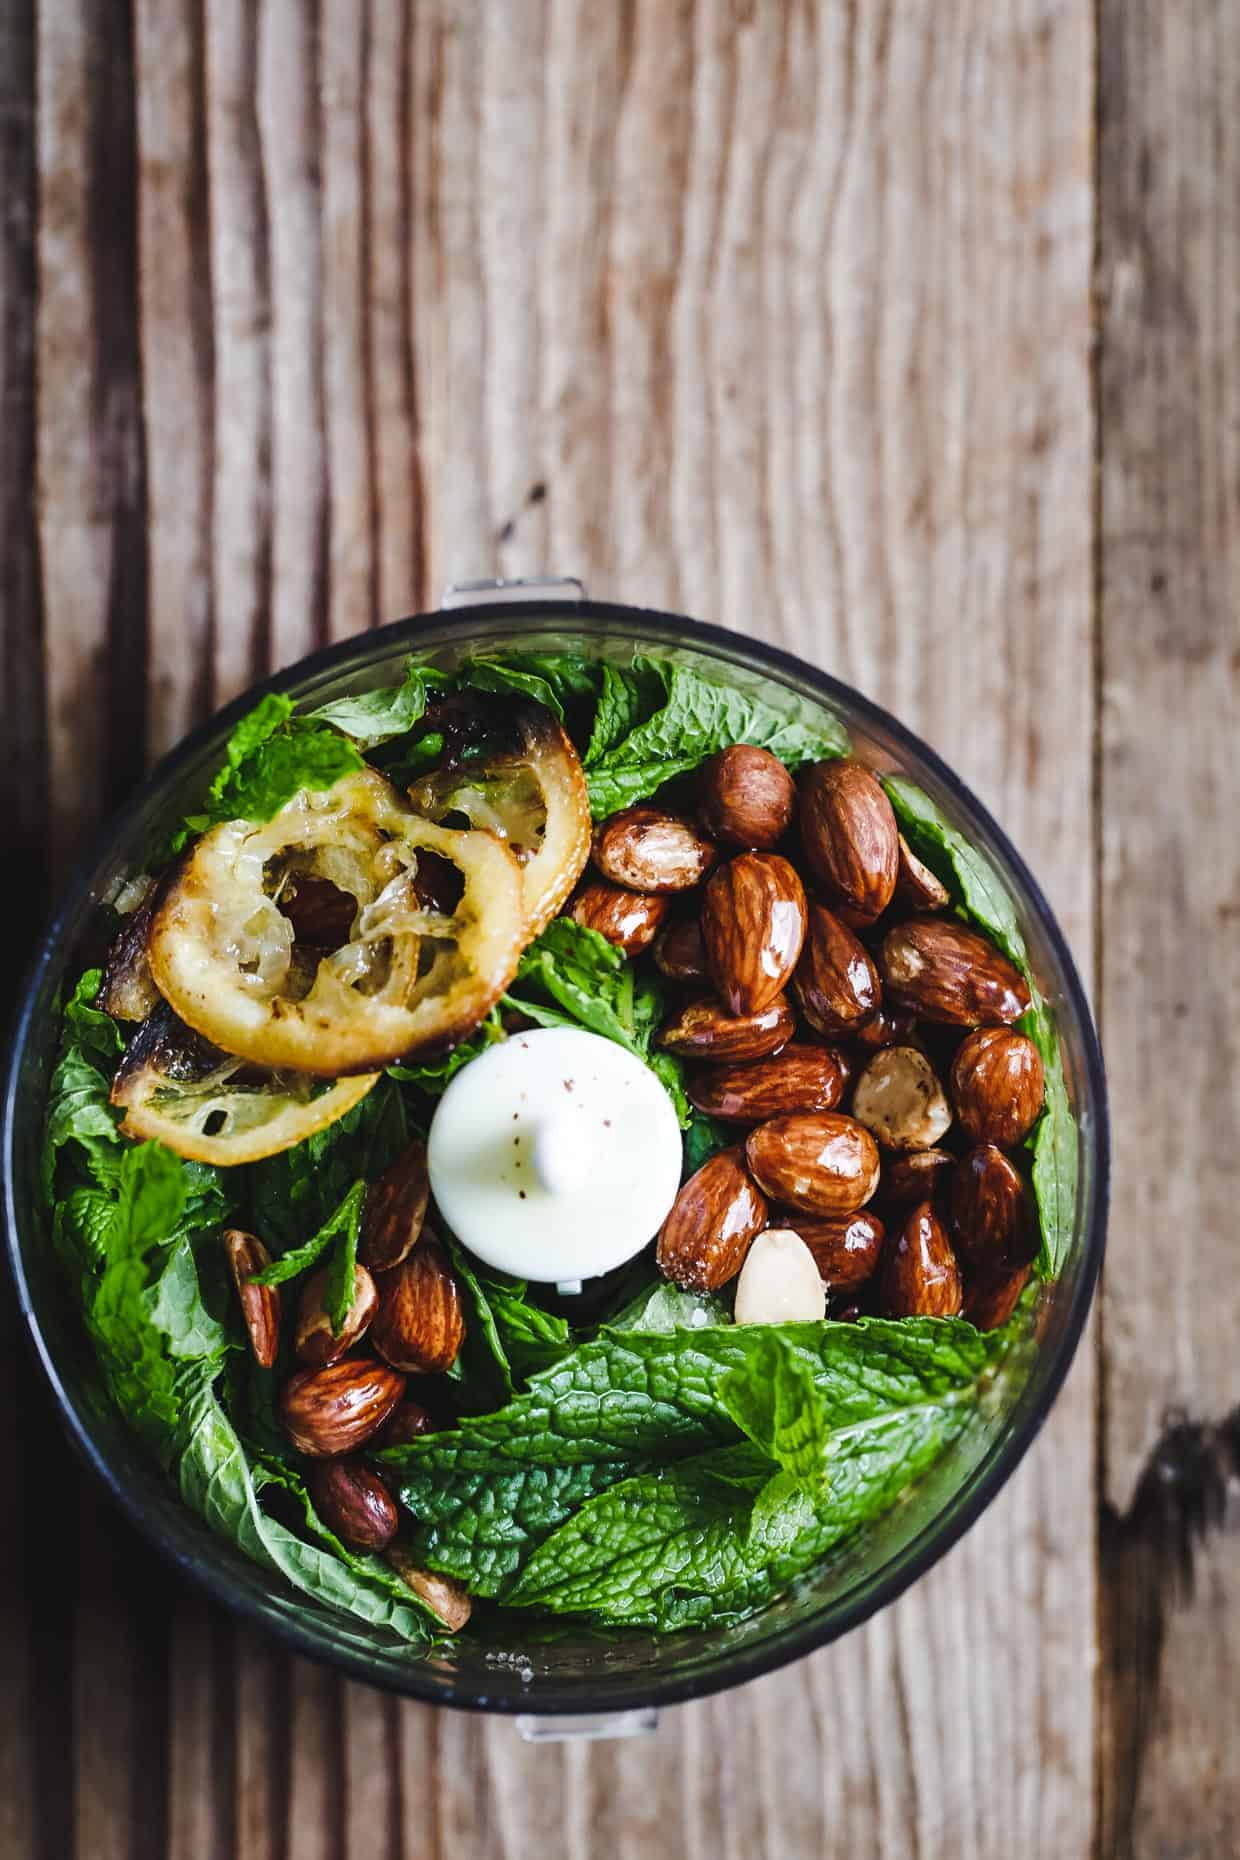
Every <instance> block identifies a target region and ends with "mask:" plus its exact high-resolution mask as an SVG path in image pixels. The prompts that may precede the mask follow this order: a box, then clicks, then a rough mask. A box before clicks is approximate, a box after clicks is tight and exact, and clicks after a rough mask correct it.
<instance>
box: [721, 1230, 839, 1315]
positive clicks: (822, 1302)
mask: <svg viewBox="0 0 1240 1860" xmlns="http://www.w3.org/2000/svg"><path fill="white" fill-rule="evenodd" d="M733 1315H734V1317H735V1319H736V1322H737V1323H738V1324H814V1323H820V1322H821V1321H822V1319H823V1318H824V1317H825V1316H826V1315H827V1291H826V1287H825V1286H824V1284H823V1282H822V1279H821V1278H820V1277H819V1273H818V1268H817V1266H816V1265H815V1264H814V1256H813V1254H812V1253H811V1252H810V1250H809V1248H808V1247H807V1246H806V1244H805V1242H804V1241H803V1240H802V1239H801V1237H800V1235H799V1234H795V1233H793V1232H792V1230H791V1229H790V1228H787V1227H768V1228H767V1229H766V1231H765V1233H760V1234H759V1235H758V1237H757V1239H756V1240H755V1241H754V1243H753V1245H752V1246H751V1247H750V1249H749V1252H748V1253H747V1254H746V1256H745V1264H744V1265H743V1266H742V1267H741V1276H740V1278H739V1279H738V1280H737V1281H736V1304H735V1306H734V1309H733Z"/></svg>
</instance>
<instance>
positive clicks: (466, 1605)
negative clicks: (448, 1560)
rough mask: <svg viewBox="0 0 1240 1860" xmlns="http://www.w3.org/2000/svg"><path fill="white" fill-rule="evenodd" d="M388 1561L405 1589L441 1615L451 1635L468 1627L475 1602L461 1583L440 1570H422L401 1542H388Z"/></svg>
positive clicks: (433, 1611)
mask: <svg viewBox="0 0 1240 1860" xmlns="http://www.w3.org/2000/svg"><path fill="white" fill-rule="evenodd" d="M387 1560H388V1562H389V1563H390V1564H391V1566H392V1568H393V1569H394V1570H395V1571H396V1574H397V1575H398V1576H399V1577H400V1579H401V1581H402V1582H403V1583H404V1584H405V1586H406V1588H408V1589H411V1590H412V1591H413V1593H414V1594H415V1595H416V1596H417V1597H418V1598H419V1600H420V1601H423V1602H425V1604H426V1606H427V1607H428V1608H429V1609H430V1611H431V1613H432V1614H433V1615H438V1617H439V1619H440V1620H441V1621H442V1622H443V1624H444V1626H445V1627H446V1628H447V1630H448V1632H449V1633H450V1634H456V1633H458V1632H459V1631H460V1629H461V1628H463V1627H464V1626H465V1623H466V1622H467V1621H468V1620H469V1617H470V1615H471V1614H472V1613H473V1607H474V1605H473V1602H472V1601H471V1600H470V1596H469V1590H468V1589H466V1588H465V1587H464V1586H463V1585H462V1584H461V1583H459V1582H457V1581H456V1580H455V1579H454V1578H453V1577H452V1576H441V1575H440V1574H439V1572H438V1570H433V1569H422V1568H421V1567H420V1566H419V1565H418V1564H417V1563H415V1562H414V1560H413V1557H412V1556H411V1555H410V1553H409V1551H408V1550H405V1549H403V1548H402V1547H401V1546H400V1545H399V1544H389V1545H388V1551H387Z"/></svg>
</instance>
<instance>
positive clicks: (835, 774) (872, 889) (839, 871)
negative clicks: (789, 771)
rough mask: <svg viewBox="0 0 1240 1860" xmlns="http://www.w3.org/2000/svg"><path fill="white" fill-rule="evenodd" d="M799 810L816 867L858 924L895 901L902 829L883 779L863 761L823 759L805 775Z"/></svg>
mask: <svg viewBox="0 0 1240 1860" xmlns="http://www.w3.org/2000/svg"><path fill="white" fill-rule="evenodd" d="M798 814H799V819H800V827H801V844H802V845H803V846H804V848H805V857H806V859H807V860H808V861H809V866H810V870H811V871H812V872H813V874H814V876H815V878H817V880H818V882H819V883H820V884H821V885H822V887H823V889H824V891H825V892H826V894H827V896H828V897H829V898H830V899H831V900H832V902H833V903H834V904H837V905H839V906H841V907H842V908H844V909H845V910H847V911H848V912H849V913H850V914H851V917H852V921H853V922H854V923H855V924H866V923H873V922H874V920H875V918H876V917H881V915H882V913H883V912H884V911H885V910H886V908H887V906H888V905H889V904H890V903H891V899H892V895H893V893H894V891H895V888H896V877H897V874H898V872H899V866H900V834H899V829H898V828H897V826H896V817H895V815H894V814H893V813H892V811H891V802H890V801H889V800H888V799H887V796H886V794H885V793H884V792H883V787H882V784H881V782H879V781H878V779H877V778H876V777H875V776H874V775H872V774H871V773H870V770H869V769H867V768H866V767H865V765H864V764H863V763H861V762H855V761H853V760H852V759H851V758H844V759H841V760H840V761H836V762H817V763H815V764H814V766H813V767H812V768H810V769H807V770H806V771H805V773H804V774H803V775H802V777H801V787H800V799H799V807H798Z"/></svg>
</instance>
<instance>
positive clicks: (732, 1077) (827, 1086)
mask: <svg viewBox="0 0 1240 1860" xmlns="http://www.w3.org/2000/svg"><path fill="white" fill-rule="evenodd" d="M847 1080H848V1074H847V1070H846V1068H845V1066H844V1064H843V1062H842V1061H841V1059H840V1056H839V1054H838V1053H836V1052H835V1050H834V1049H833V1048H832V1047H830V1046H802V1045H798V1044H797V1043H796V1042H795V1041H791V1042H790V1043H789V1044H788V1045H787V1046H785V1047H784V1048H783V1049H782V1050H781V1051H780V1052H778V1053H776V1054H775V1055H774V1057H773V1058H770V1059H759V1060H753V1061H750V1062H749V1063H748V1064H747V1065H742V1066H710V1067H709V1068H707V1069H706V1070H705V1071H702V1072H698V1073H695V1074H694V1076H693V1078H692V1079H691V1080H690V1082H689V1087H688V1091H689V1098H690V1101H691V1102H692V1103H693V1104H695V1105H696V1106H697V1108H698V1110H699V1111H704V1112H705V1113H706V1114H707V1116H709V1117H719V1118H722V1119H723V1120H724V1122H725V1123H740V1124H758V1123H761V1122H763V1121H764V1120H765V1119H766V1118H768V1117H778V1116H780V1115H781V1114H783V1113H787V1112H792V1111H833V1110H834V1109H835V1107H836V1105H837V1104H838V1103H839V1102H840V1100H841V1098H842V1097H843V1096H844V1089H845V1086H846V1084H847Z"/></svg>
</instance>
